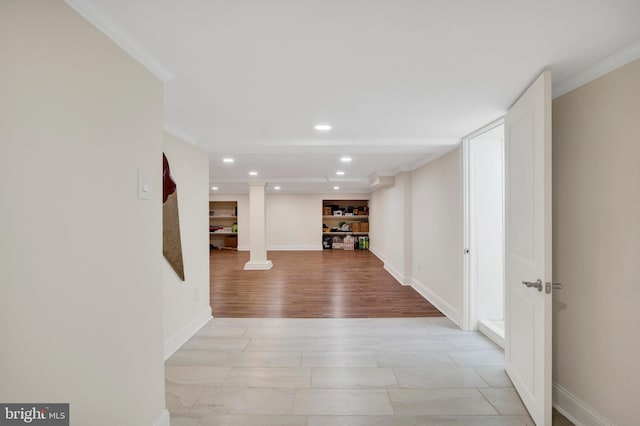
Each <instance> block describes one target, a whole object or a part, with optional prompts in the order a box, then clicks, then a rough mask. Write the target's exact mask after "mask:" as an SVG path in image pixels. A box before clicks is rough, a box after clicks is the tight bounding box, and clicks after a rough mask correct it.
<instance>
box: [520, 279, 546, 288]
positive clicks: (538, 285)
mask: <svg viewBox="0 0 640 426" xmlns="http://www.w3.org/2000/svg"><path fill="white" fill-rule="evenodd" d="M522 284H523V285H526V286H527V287H533V288H537V289H538V291H542V280H541V279H540V278H538V279H537V280H536V281H522Z"/></svg>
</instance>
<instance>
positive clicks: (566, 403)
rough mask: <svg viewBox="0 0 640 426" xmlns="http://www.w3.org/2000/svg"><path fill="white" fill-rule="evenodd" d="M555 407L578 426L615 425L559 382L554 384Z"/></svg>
mask: <svg viewBox="0 0 640 426" xmlns="http://www.w3.org/2000/svg"><path fill="white" fill-rule="evenodd" d="M553 407H554V408H555V409H556V410H558V412H559V413H560V414H562V415H563V416H565V417H566V418H567V419H568V420H570V421H571V422H572V423H573V424H575V425H576V426H612V425H613V422H611V421H609V420H607V419H606V418H605V417H604V416H603V415H602V414H600V413H598V412H597V411H596V410H594V409H593V408H591V407H590V406H589V405H587V403H586V402H584V401H582V400H581V399H580V398H578V397H577V396H575V395H574V394H572V393H571V392H569V391H568V390H567V389H565V388H564V387H562V386H561V385H560V384H559V383H558V382H553Z"/></svg>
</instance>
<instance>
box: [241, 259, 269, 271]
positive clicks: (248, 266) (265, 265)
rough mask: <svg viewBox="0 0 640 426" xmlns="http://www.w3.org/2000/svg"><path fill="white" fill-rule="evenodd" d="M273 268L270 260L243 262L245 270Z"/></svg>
mask: <svg viewBox="0 0 640 426" xmlns="http://www.w3.org/2000/svg"><path fill="white" fill-rule="evenodd" d="M271 268H273V263H272V262H271V261H270V260H267V261H266V262H251V261H249V262H247V263H245V264H244V270H245V271H267V270H269V269H271Z"/></svg>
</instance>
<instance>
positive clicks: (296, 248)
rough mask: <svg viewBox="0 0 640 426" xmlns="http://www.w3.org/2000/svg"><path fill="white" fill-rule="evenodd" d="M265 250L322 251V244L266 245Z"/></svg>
mask: <svg viewBox="0 0 640 426" xmlns="http://www.w3.org/2000/svg"><path fill="white" fill-rule="evenodd" d="M267 251H322V244H317V245H312V246H267Z"/></svg>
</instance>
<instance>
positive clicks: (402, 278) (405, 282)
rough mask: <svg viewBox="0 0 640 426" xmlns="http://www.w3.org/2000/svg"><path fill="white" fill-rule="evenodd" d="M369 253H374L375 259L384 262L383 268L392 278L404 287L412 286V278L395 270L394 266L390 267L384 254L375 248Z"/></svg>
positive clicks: (370, 249)
mask: <svg viewBox="0 0 640 426" xmlns="http://www.w3.org/2000/svg"><path fill="white" fill-rule="evenodd" d="M369 251H370V252H371V253H373V255H374V256H375V257H377V258H378V259H380V261H382V263H383V264H384V266H383V267H384V269H385V271H387V272H388V273H390V274H391V276H392V277H393V278H395V279H396V281H398V282H399V283H400V284H402V285H411V278H410V277H407V276H405V275H404V274H402V273H400V271H398V270H397V269H396V268H394V267H393V266H392V265H390V264H389V263H388V262H386V261H385V260H384V257H383V256H382V254H381V253H380V252H379V251H378V250H376V249H375V248H371V247H369Z"/></svg>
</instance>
